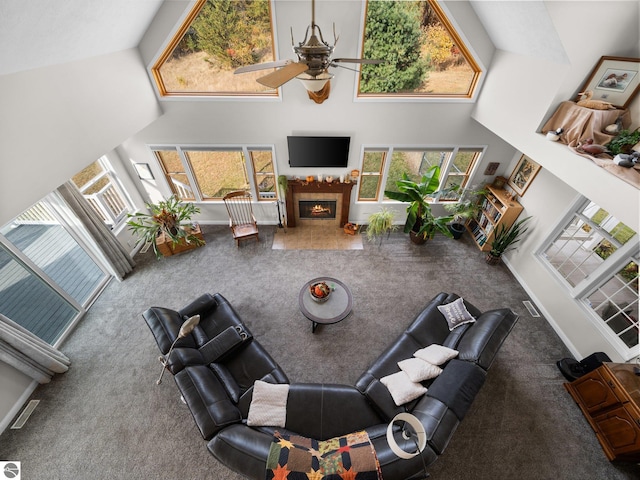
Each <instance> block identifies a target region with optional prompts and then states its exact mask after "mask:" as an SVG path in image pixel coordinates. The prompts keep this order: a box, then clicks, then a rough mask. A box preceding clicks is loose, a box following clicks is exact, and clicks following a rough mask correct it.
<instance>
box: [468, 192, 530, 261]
mask: <svg viewBox="0 0 640 480" xmlns="http://www.w3.org/2000/svg"><path fill="white" fill-rule="evenodd" d="M485 188H486V190H487V193H486V195H484V196H483V197H482V198H481V199H480V202H481V210H480V212H478V214H477V215H476V216H475V217H474V218H471V219H469V220H468V221H467V230H469V232H470V233H471V236H472V237H473V240H474V241H475V242H476V245H477V246H478V248H479V249H480V250H482V251H483V252H488V251H489V250H491V242H492V241H493V235H494V232H495V229H496V228H498V227H499V226H500V225H504V226H505V228H509V227H510V226H511V225H512V224H513V222H515V221H516V218H518V215H520V212H522V205H520V204H519V203H518V202H517V201H516V200H512V199H511V198H510V197H509V196H508V193H507V192H506V191H505V190H503V189H499V188H495V187H492V186H487V187H485Z"/></svg>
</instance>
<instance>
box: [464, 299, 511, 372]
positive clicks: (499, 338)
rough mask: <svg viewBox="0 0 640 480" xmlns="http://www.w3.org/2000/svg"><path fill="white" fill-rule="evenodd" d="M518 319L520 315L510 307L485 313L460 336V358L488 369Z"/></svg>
mask: <svg viewBox="0 0 640 480" xmlns="http://www.w3.org/2000/svg"><path fill="white" fill-rule="evenodd" d="M517 320H518V315H516V314H515V313H514V312H512V311H511V310H510V309H508V308H501V309H497V310H489V311H487V312H485V313H483V314H482V315H480V316H479V317H478V319H477V320H476V322H475V323H473V324H471V326H470V327H469V328H468V329H467V330H466V331H465V333H464V335H463V336H462V338H460V341H459V342H458V346H457V347H456V348H457V350H458V359H460V360H467V361H471V362H475V363H477V364H478V365H480V366H481V367H482V368H484V369H485V370H488V369H489V367H490V366H491V364H492V363H493V359H494V358H495V356H496V354H497V353H498V350H500V347H501V346H502V343H503V342H504V341H505V339H506V338H507V336H508V335H509V333H510V332H511V329H512V328H513V327H514V325H515V324H516V322H517Z"/></svg>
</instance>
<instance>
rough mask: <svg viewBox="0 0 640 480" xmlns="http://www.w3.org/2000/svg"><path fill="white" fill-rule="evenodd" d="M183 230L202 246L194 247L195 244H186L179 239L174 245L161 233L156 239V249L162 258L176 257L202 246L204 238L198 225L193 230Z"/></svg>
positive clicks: (186, 228) (183, 240)
mask: <svg viewBox="0 0 640 480" xmlns="http://www.w3.org/2000/svg"><path fill="white" fill-rule="evenodd" d="M185 230H186V231H187V233H188V234H190V235H195V236H196V237H198V238H199V239H200V240H201V241H202V244H201V245H196V244H195V243H187V242H186V240H185V239H184V238H181V239H180V241H179V242H177V243H176V244H174V243H173V242H172V241H171V239H170V238H169V237H167V236H166V235H165V234H164V233H161V234H160V235H158V237H157V238H156V247H157V248H158V251H159V252H160V253H161V254H162V256H163V257H170V256H171V255H177V254H178V253H182V252H186V251H189V250H193V249H194V248H198V247H201V246H202V245H204V237H203V236H202V230H201V229H200V226H199V225H198V226H197V227H196V228H194V229H192V228H188V227H185Z"/></svg>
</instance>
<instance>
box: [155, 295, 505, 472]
mask: <svg viewBox="0 0 640 480" xmlns="http://www.w3.org/2000/svg"><path fill="white" fill-rule="evenodd" d="M457 298H458V296H457V295H455V294H447V293H440V294H438V295H436V296H435V297H434V298H433V299H432V300H431V301H430V302H429V303H428V304H427V305H426V307H425V308H424V309H423V311H422V312H421V313H420V314H419V315H418V316H417V317H416V318H415V320H414V321H413V322H412V323H411V324H410V325H409V327H408V328H407V329H406V330H405V331H404V332H403V333H402V334H401V335H400V336H399V337H398V338H397V339H396V340H395V341H394V342H392V343H391V345H389V346H388V348H387V349H386V350H385V351H384V352H382V353H381V355H380V356H379V357H378V359H377V360H376V361H375V362H374V363H373V364H372V365H371V366H370V367H369V368H368V369H367V371H366V372H364V373H363V374H362V376H361V377H360V378H359V380H358V381H357V382H356V385H355V386H350V385H336V384H302V383H297V384H292V385H290V386H289V393H288V399H287V404H286V424H285V426H284V428H275V427H252V426H248V425H247V417H248V412H249V408H250V405H251V400H252V393H253V385H254V382H255V381H256V380H262V381H265V382H268V383H281V384H287V383H289V381H288V378H287V376H286V374H285V373H284V371H283V370H282V369H281V368H280V366H279V365H278V364H277V363H276V361H275V360H274V359H273V358H272V357H271V356H270V355H269V353H268V352H267V351H266V350H265V349H264V348H263V347H262V346H261V345H260V343H259V342H258V341H257V340H255V339H253V338H252V335H251V332H250V331H249V330H248V329H247V327H246V326H245V325H244V324H243V323H242V321H241V319H240V317H239V316H238V314H237V312H236V311H235V310H234V309H233V307H232V306H231V305H230V304H229V302H228V301H227V300H226V299H225V298H224V297H223V296H222V295H221V294H219V293H216V294H213V295H211V294H205V295H203V296H201V297H200V298H198V299H196V300H195V301H194V302H192V303H190V304H189V305H187V306H185V307H184V308H182V309H181V310H179V311H175V310H171V309H167V308H161V307H152V308H150V309H148V310H147V311H145V312H144V314H143V317H144V318H145V320H146V322H147V324H148V326H149V328H150V329H151V331H152V333H153V335H154V337H155V339H156V342H157V344H158V347H159V348H160V351H161V352H162V353H163V355H166V354H167V352H168V351H169V348H170V346H171V344H172V342H174V340H175V339H176V338H177V335H178V331H179V329H180V326H181V325H182V323H183V322H184V320H185V319H186V318H189V317H190V316H192V315H196V314H199V315H200V316H201V320H200V324H199V325H198V326H197V327H196V329H195V330H194V331H193V332H192V333H191V334H190V335H188V336H187V337H185V338H182V339H180V340H178V341H177V342H176V345H175V348H174V350H173V351H172V353H171V355H170V358H169V359H168V368H169V370H170V371H171V372H172V373H173V374H174V378H175V382H176V384H177V386H178V389H179V390H180V392H181V394H182V397H183V398H184V401H185V402H186V404H187V405H188V407H189V409H190V410H191V413H192V415H193V418H194V420H195V423H196V425H197V426H198V429H199V430H200V433H201V434H202V436H203V438H204V439H205V440H207V441H208V449H209V451H210V452H211V453H212V454H213V456H214V457H215V458H217V459H218V460H219V461H220V462H222V463H223V464H224V465H226V466H227V467H229V468H230V469H231V470H234V471H236V472H238V473H240V474H242V475H244V476H246V477H248V478H253V479H264V478H265V469H266V461H267V456H268V454H269V448H270V445H271V442H272V440H273V434H274V432H275V430H278V431H280V432H284V433H289V434H297V435H302V436H304V437H309V438H314V439H316V440H326V439H330V438H334V437H337V436H341V435H346V434H348V433H351V432H356V431H360V430H365V431H366V432H367V433H368V435H369V438H370V440H371V442H372V444H373V446H374V448H375V452H376V455H377V457H378V460H379V462H380V467H381V471H382V477H383V478H384V480H401V479H408V478H410V477H412V476H413V475H417V474H420V472H422V471H423V468H424V466H425V464H426V465H427V466H428V465H429V464H431V463H432V462H434V461H435V460H436V459H437V458H438V456H439V455H440V454H442V453H443V452H444V451H445V449H446V447H447V445H448V443H449V441H450V439H451V437H452V435H453V433H454V432H455V430H456V429H457V427H458V425H459V424H460V422H461V421H462V419H463V418H464V416H465V415H466V413H467V411H468V410H469V408H470V406H471V404H472V402H473V400H474V398H475V396H476V395H477V393H478V392H479V390H480V388H481V387H482V385H483V384H484V381H485V377H486V375H487V371H488V369H489V367H490V366H491V364H492V362H493V360H494V358H495V356H496V354H497V352H498V350H499V349H500V346H501V345H502V343H503V342H504V340H505V339H506V338H507V336H508V335H509V332H510V331H511V329H512V328H513V327H514V325H515V323H516V321H517V318H518V317H517V315H516V314H515V313H513V312H512V311H511V310H509V309H506V308H503V309H496V310H490V311H487V312H484V313H482V312H480V311H479V310H478V309H477V308H476V307H474V306H473V305H471V304H470V303H468V302H467V301H466V300H465V301H464V305H465V307H466V309H467V310H468V311H469V313H471V314H472V315H473V316H474V317H475V318H476V321H475V322H474V323H467V324H464V325H461V326H459V327H457V328H454V329H453V330H452V331H450V330H449V325H448V323H447V321H446V320H445V318H444V316H443V315H442V313H441V312H440V311H439V310H438V308H437V307H438V306H439V305H445V304H449V303H451V302H452V301H454V300H456V299H457ZM432 344H437V345H443V346H446V347H449V348H451V349H454V350H456V351H458V355H457V357H456V358H454V359H452V360H449V361H448V362H447V363H446V364H444V365H442V373H440V375H439V376H437V377H436V378H435V379H433V380H429V381H425V382H423V385H424V386H426V387H427V392H426V394H424V395H422V396H420V397H419V398H417V399H415V400H412V401H410V402H408V403H406V404H404V405H402V406H397V405H396V404H395V402H394V399H393V398H392V396H391V394H390V393H389V390H388V389H387V387H386V386H385V385H384V384H383V383H382V382H381V381H380V380H381V379H382V378H383V377H385V376H388V375H391V374H393V373H396V372H399V367H398V362H400V361H402V360H406V359H408V358H411V357H412V356H413V354H414V352H416V351H417V350H419V349H421V348H423V347H426V346H429V345H432ZM400 412H410V413H411V414H412V415H414V416H415V417H417V418H418V419H419V420H420V422H421V423H422V424H423V426H424V428H425V430H426V434H427V440H428V441H427V446H426V448H425V449H424V450H423V452H422V455H421V456H415V457H413V458H411V459H401V458H399V457H398V456H396V455H395V454H394V453H393V451H392V450H391V448H390V447H389V445H388V443H387V439H386V430H387V426H388V424H389V422H390V421H391V420H392V419H393V417H394V416H395V415H396V414H398V413H400ZM423 462H424V463H423Z"/></svg>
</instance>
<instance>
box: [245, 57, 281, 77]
mask: <svg viewBox="0 0 640 480" xmlns="http://www.w3.org/2000/svg"><path fill="white" fill-rule="evenodd" d="M290 63H293V60H289V59H287V60H278V61H276V62H265V63H256V64H253V65H245V66H244V67H240V68H237V69H236V70H235V71H234V72H233V73H234V74H238V73H246V72H255V71H256V70H267V69H269V68H278V67H284V66H285V65H289V64H290Z"/></svg>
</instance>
